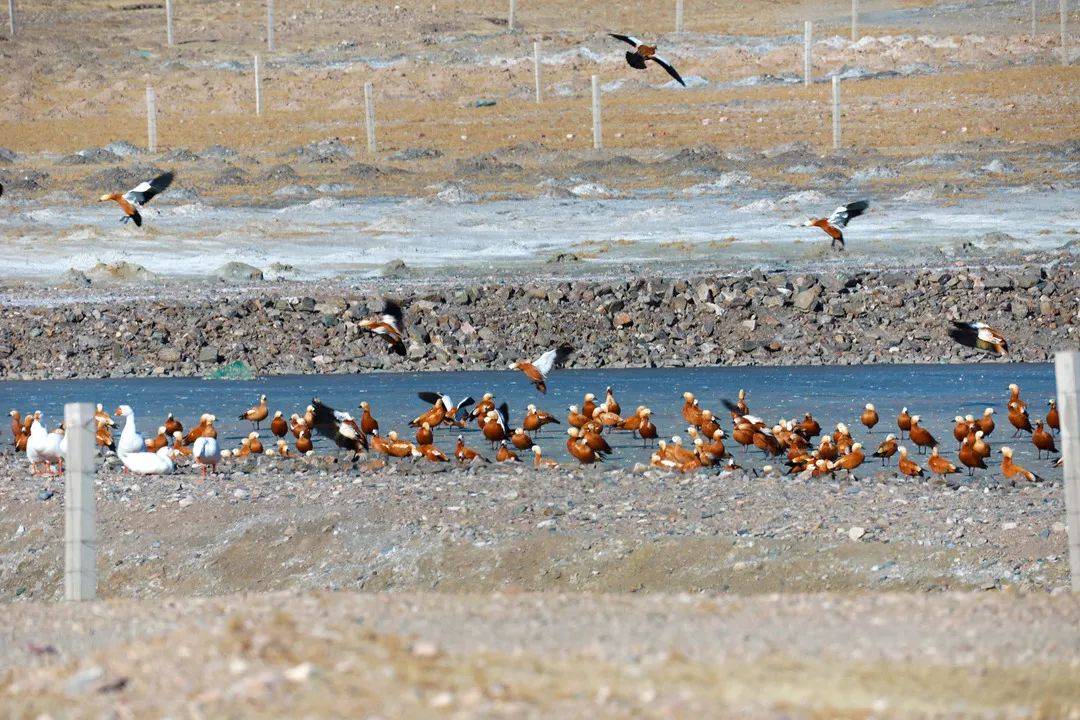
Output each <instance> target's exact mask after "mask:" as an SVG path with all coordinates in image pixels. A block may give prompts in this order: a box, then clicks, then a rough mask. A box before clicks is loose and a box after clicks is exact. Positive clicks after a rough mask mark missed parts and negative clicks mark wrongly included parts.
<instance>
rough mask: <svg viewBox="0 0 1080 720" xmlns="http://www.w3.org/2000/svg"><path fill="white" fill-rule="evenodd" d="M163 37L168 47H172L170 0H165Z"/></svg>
mask: <svg viewBox="0 0 1080 720" xmlns="http://www.w3.org/2000/svg"><path fill="white" fill-rule="evenodd" d="M165 39H166V41H168V43H169V47H172V44H173V31H172V0H165Z"/></svg>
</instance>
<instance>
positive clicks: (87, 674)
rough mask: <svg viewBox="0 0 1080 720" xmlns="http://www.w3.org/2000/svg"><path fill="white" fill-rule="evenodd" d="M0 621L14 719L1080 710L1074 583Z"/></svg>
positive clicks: (68, 612) (391, 600) (329, 598)
mask: <svg viewBox="0 0 1080 720" xmlns="http://www.w3.org/2000/svg"><path fill="white" fill-rule="evenodd" d="M5 617H6V619H7V621H8V623H9V624H10V627H11V628H12V629H13V630H14V631H13V632H9V635H8V636H9V637H12V638H13V640H14V642H16V643H18V644H19V645H20V646H21V647H28V648H30V649H29V650H22V649H21V648H20V651H19V652H18V654H17V655H16V656H15V657H17V658H18V660H19V663H18V665H17V666H15V667H10V666H9V667H8V669H7V670H6V671H5V672H4V673H3V675H2V676H0V707H2V708H3V709H4V712H5V714H6V715H7V716H8V717H15V718H23V717H26V718H32V717H43V716H49V717H100V716H106V717H109V716H111V717H161V716H164V715H168V716H171V717H192V718H204V717H205V718H210V717H282V716H289V717H327V716H332V717H366V718H376V717H383V718H387V717H395V718H396V717H401V718H413V717H417V718H418V717H457V718H468V717H583V716H585V715H589V716H596V717H612V718H629V717H646V718H670V717H690V716H705V717H733V718H734V717H739V718H867V717H878V718H886V717H994V718H1012V717H1023V718H1075V717H1077V715H1078V713H1080V635H1078V634H1077V627H1078V626H1080V602H1078V601H1077V598H1076V596H1075V595H1072V596H1070V595H1067V594H1065V595H1059V596H1056V597H1048V596H1046V595H1041V596H1029V595H1022V594H1021V595H1016V594H1012V593H1009V594H1003V595H993V594H982V595H972V594H963V593H950V594H944V595H931V596H920V595H910V594H906V595H893V594H881V595H873V596H867V595H863V596H854V597H852V596H837V595H782V596H763V597H759V598H754V599H746V598H737V597H731V596H712V595H667V594H665V595H648V596H641V595H608V594H600V595H592V594H584V595H583V594H569V595H567V594H559V593H555V592H550V593H542V594H532V593H525V594H519V593H496V594H493V595H490V594H488V595H445V594H430V593H428V594H413V593H394V594H359V595H358V594H355V593H315V594H309V595H299V596H297V595H291V594H281V593H277V594H263V595H238V596H223V597H218V598H213V599H194V600H189V599H165V600H157V601H129V600H115V601H111V602H101V603H92V604H89V605H83V606H79V605H64V606H49V607H44V606H27V605H23V606H16V607H14V608H12V609H11V610H10V611H9V612H7V613H6V614H5ZM13 659H15V658H13V657H12V655H10V654H7V655H6V657H5V660H4V661H2V662H4V664H7V663H10V662H11V661H12V660H13ZM43 714H44V715H43Z"/></svg>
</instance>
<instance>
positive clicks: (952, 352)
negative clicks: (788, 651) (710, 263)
mask: <svg viewBox="0 0 1080 720" xmlns="http://www.w3.org/2000/svg"><path fill="white" fill-rule="evenodd" d="M1033 257H1034V256H1033ZM1029 259H1031V258H1029ZM1076 272H1077V268H1076V260H1075V257H1074V256H1073V255H1071V254H1070V253H1069V251H1067V250H1065V251H1061V252H1058V253H1053V254H1047V255H1041V256H1038V257H1035V258H1034V259H1031V262H1029V263H1027V264H1018V265H1014V266H1011V267H1008V268H1005V269H998V268H994V267H986V268H974V267H965V268H945V269H918V270H911V271H895V270H888V271H886V270H859V269H846V270H845V269H836V270H834V271H830V272H827V273H821V274H813V273H809V272H780V271H777V272H763V271H761V270H754V271H753V272H751V273H748V274H745V275H732V276H705V277H696V278H694V277H691V278H674V279H673V278H662V277H653V278H649V277H644V278H634V279H629V280H626V281H621V282H620V281H595V280H580V281H562V282H560V281H555V280H540V281H535V282H532V283H520V282H516V281H515V282H512V281H510V280H506V281H503V282H499V283H489V284H483V285H471V286H458V287H450V288H447V287H446V286H438V287H432V286H419V285H412V286H408V285H406V286H402V285H400V284H399V285H398V286H397V287H391V288H388V289H387V291H388V292H389V293H390V294H393V295H394V296H395V297H397V298H399V299H400V300H401V302H402V304H403V306H404V309H405V314H406V324H407V326H408V327H407V332H408V353H407V357H405V358H400V357H397V356H395V355H391V354H389V353H388V352H387V350H386V348H385V345H384V344H383V343H382V342H381V341H380V340H379V339H377V338H374V337H371V336H369V335H366V334H365V333H364V332H363V331H362V330H361V329H360V328H359V326H358V323H359V321H360V320H361V319H363V318H365V317H367V316H369V315H371V314H372V313H373V312H376V311H377V310H378V309H379V308H380V306H381V303H382V299H381V297H380V296H378V295H374V294H370V293H364V292H362V291H359V290H355V289H354V290H349V289H347V288H345V289H342V288H335V287H332V286H331V287H328V286H326V285H323V286H321V287H320V288H319V289H318V290H316V288H315V286H314V285H305V286H303V287H306V288H309V291H310V292H311V295H309V296H297V297H284V296H280V295H278V294H276V293H275V292H274V286H271V285H269V284H268V285H267V289H266V290H265V291H260V290H259V289H258V286H257V285H256V286H254V290H252V291H245V292H244V293H241V294H240V295H238V296H235V297H226V296H223V295H219V294H217V293H215V292H202V293H199V294H197V295H193V296H192V297H201V298H205V299H201V300H166V299H164V298H159V299H156V300H150V301H138V302H133V301H121V302H116V303H109V304H104V303H101V302H73V303H70V304H64V305H58V306H52V307H14V308H8V309H7V312H5V313H4V315H3V318H2V320H0V372H2V373H3V375H4V376H5V377H7V378H20V377H21V378H63V377H109V376H112V377H121V376H146V375H204V374H211V373H214V372H215V371H217V370H219V369H220V368H222V366H224V365H226V364H229V363H236V362H241V363H244V364H245V365H246V366H247V367H248V368H250V370H251V371H252V372H254V373H256V374H285V373H311V372H358V371H365V370H376V369H382V370H417V369H423V370H453V369H478V368H491V367H495V368H499V367H505V364H506V363H509V362H513V361H515V360H518V359H521V358H531V357H534V356H536V355H538V354H539V353H540V352H542V351H543V350H544V349H546V348H548V347H550V346H552V345H554V344H556V343H560V342H569V343H571V344H572V345H573V346H574V347H575V348H576V349H577V352H576V354H575V355H574V357H573V358H572V359H571V361H570V363H569V365H570V366H576V367H608V366H610V367H650V366H652V367H655V366H676V367H677V366H684V365H685V366H699V365H714V364H728V365H784V364H795V363H798V364H850V363H891V362H949V361H962V360H971V359H976V358H978V359H988V358H989V357H990V356H987V355H986V354H984V353H980V352H978V351H975V350H970V349H968V348H964V347H962V346H958V345H956V344H955V343H954V342H953V341H951V340H950V339H949V338H948V336H947V334H946V330H947V329H948V327H949V321H950V320H952V319H964V320H981V321H983V322H986V323H989V324H991V325H992V326H994V327H997V328H998V329H1000V330H1001V331H1002V332H1004V333H1005V334H1006V336H1007V337H1008V338H1009V339H1010V349H1011V353H1010V356H1009V357H1010V359H1013V360H1023V361H1045V360H1048V359H1050V358H1051V357H1052V354H1053V352H1054V351H1055V350H1059V349H1062V348H1075V347H1076V346H1077V343H1078V340H1080V336H1078V334H1077V297H1078V295H1077V275H1076Z"/></svg>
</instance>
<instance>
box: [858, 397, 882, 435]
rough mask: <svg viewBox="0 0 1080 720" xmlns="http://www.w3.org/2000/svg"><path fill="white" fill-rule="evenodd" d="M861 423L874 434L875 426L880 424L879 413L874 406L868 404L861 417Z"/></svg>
mask: <svg viewBox="0 0 1080 720" xmlns="http://www.w3.org/2000/svg"><path fill="white" fill-rule="evenodd" d="M859 422H861V423H862V424H863V425H865V426H866V429H867V430H869V431H870V432H874V426H875V425H877V424H878V413H877V410H875V409H874V406H873V405H872V404H870V403H867V404H866V408H865V409H864V410H863V413H862V415H860V416H859Z"/></svg>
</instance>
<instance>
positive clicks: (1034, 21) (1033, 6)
mask: <svg viewBox="0 0 1080 720" xmlns="http://www.w3.org/2000/svg"><path fill="white" fill-rule="evenodd" d="M1038 2H1039V0H1031V34H1032V35H1033V36H1034V35H1035V32H1036V29H1037V28H1036V25H1037V24H1038V22H1039V17H1038V6H1037V4H1038Z"/></svg>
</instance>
